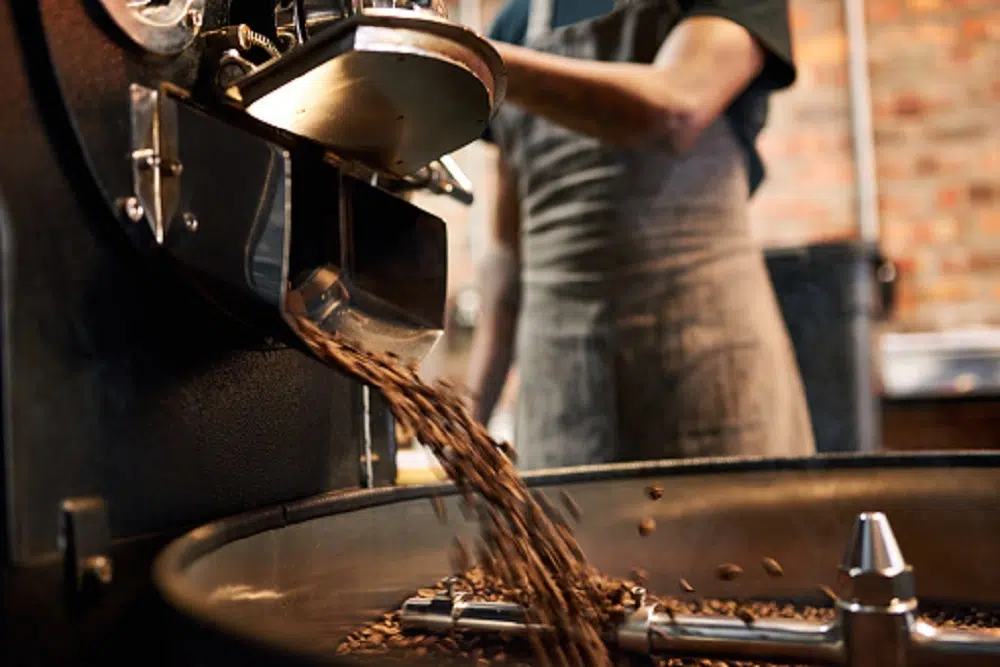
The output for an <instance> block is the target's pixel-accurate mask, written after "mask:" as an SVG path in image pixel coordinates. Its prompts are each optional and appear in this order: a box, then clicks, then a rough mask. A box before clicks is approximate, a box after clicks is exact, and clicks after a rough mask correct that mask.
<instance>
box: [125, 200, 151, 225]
mask: <svg viewBox="0 0 1000 667" xmlns="http://www.w3.org/2000/svg"><path fill="white" fill-rule="evenodd" d="M122 211H123V212H124V213H125V217H126V218H128V219H129V220H131V221H132V222H140V221H141V220H142V219H143V218H144V217H146V211H145V210H144V209H143V208H142V204H140V203H139V200H138V199H136V198H135V197H127V198H126V199H125V201H123V202H122Z"/></svg>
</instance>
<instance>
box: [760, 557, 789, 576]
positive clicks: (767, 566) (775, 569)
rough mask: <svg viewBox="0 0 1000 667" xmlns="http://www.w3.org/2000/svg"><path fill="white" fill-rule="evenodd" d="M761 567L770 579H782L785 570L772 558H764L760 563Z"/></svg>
mask: <svg viewBox="0 0 1000 667" xmlns="http://www.w3.org/2000/svg"><path fill="white" fill-rule="evenodd" d="M761 567H763V568H764V571H765V572H767V574H768V576H770V577H775V578H777V577H782V576H784V574H785V569H784V568H783V567H781V563H779V562H778V561H776V560H775V559H773V558H765V559H764V560H763V561H761Z"/></svg>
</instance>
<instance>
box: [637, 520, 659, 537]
mask: <svg viewBox="0 0 1000 667" xmlns="http://www.w3.org/2000/svg"><path fill="white" fill-rule="evenodd" d="M655 530H656V522H655V521H653V520H652V519H643V520H642V521H640V522H639V534H640V535H642V536H643V537H646V536H648V535H652V534H653V532H654V531H655Z"/></svg>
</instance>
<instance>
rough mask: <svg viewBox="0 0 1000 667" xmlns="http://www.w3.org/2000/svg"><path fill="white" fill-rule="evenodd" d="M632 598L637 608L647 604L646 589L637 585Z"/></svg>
mask: <svg viewBox="0 0 1000 667" xmlns="http://www.w3.org/2000/svg"><path fill="white" fill-rule="evenodd" d="M632 600H633V601H634V602H635V608H636V609H639V608H640V607H642V606H644V605H645V604H646V589H645V588H643V587H642V586H636V587H635V588H633V589H632Z"/></svg>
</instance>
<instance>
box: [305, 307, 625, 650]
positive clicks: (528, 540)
mask: <svg viewBox="0 0 1000 667" xmlns="http://www.w3.org/2000/svg"><path fill="white" fill-rule="evenodd" d="M296 324H297V325H298V328H299V334H300V336H301V337H302V339H303V340H304V341H305V342H306V343H307V344H308V345H309V346H310V348H311V349H312V350H313V352H314V353H315V354H316V355H317V356H319V357H320V358H321V359H323V360H324V361H326V362H327V363H329V364H330V365H333V366H337V367H340V368H342V369H344V370H345V371H346V372H348V373H350V374H352V375H353V376H355V377H356V378H358V379H359V380H360V381H362V382H364V383H366V384H369V385H371V386H374V387H376V388H378V389H379V390H380V391H381V392H382V394H383V395H384V396H385V399H386V401H387V402H388V404H389V405H390V407H391V409H392V412H393V414H394V415H395V417H396V419H397V421H398V422H399V424H400V425H401V427H402V428H403V429H404V430H406V431H408V432H411V433H412V434H413V435H414V436H415V438H416V439H417V440H418V441H419V442H421V443H423V444H424V445H426V446H427V447H428V448H430V449H431V451H432V452H433V453H434V455H435V457H436V458H437V460H438V461H439V462H440V464H441V467H442V468H443V469H444V471H445V472H446V473H447V475H448V477H449V478H451V480H452V481H453V482H454V483H455V485H456V486H457V488H458V490H459V491H460V492H461V493H462V495H463V497H464V498H465V501H466V503H465V505H466V507H468V508H474V510H473V511H475V512H476V513H477V514H478V517H479V520H480V527H481V531H482V540H481V542H480V543H479V544H478V545H477V548H476V551H477V552H478V554H479V557H480V561H481V562H482V564H483V566H484V568H485V569H486V570H487V571H488V572H489V573H490V575H491V576H492V577H494V578H495V579H496V580H497V581H498V582H499V583H500V584H501V585H502V586H503V588H504V590H505V591H506V592H507V593H508V594H509V595H510V599H511V600H512V601H515V602H518V603H519V604H522V605H523V606H524V607H525V608H526V609H528V610H530V611H529V613H530V619H529V620H530V621H531V622H532V623H534V624H542V625H545V626H548V627H552V628H554V629H555V631H556V632H555V636H556V637H557V641H554V642H550V641H547V640H543V638H542V637H540V636H535V635H532V636H529V637H528V643H529V644H530V646H531V647H532V649H533V657H534V659H535V660H534V661H535V662H536V663H537V664H540V665H542V667H548V666H549V665H555V666H556V667H563V666H565V667H608V666H609V665H610V664H611V658H610V656H609V654H608V650H607V648H606V647H605V645H604V643H603V642H602V641H601V635H600V626H601V623H602V621H606V620H607V618H606V615H604V614H603V610H602V607H601V593H600V591H599V588H598V586H597V585H596V584H595V579H594V572H593V571H592V569H591V568H590V567H589V566H588V565H587V563H586V561H585V559H584V557H583V553H582V551H581V550H580V547H579V545H578V544H577V541H576V539H575V537H574V536H573V534H572V532H571V531H570V528H569V525H568V523H567V522H566V521H564V520H561V518H560V516H559V514H558V512H555V511H554V508H552V507H551V505H548V504H547V503H546V504H542V503H539V498H538V497H536V496H533V495H532V494H531V492H530V491H529V490H528V487H527V485H526V484H525V483H524V481H523V480H522V479H521V478H520V476H519V475H518V473H517V470H516V468H515V466H514V460H513V458H514V451H513V448H512V447H511V446H510V445H509V444H506V443H498V442H496V441H494V440H493V439H492V438H491V437H490V436H489V433H488V432H487V431H486V429H485V428H484V427H483V426H482V425H481V424H479V423H478V422H476V421H475V420H474V419H472V417H471V416H470V414H469V412H468V410H467V409H466V407H465V397H464V395H463V393H462V392H461V391H460V390H459V389H458V388H457V387H455V386H454V385H451V384H448V383H446V382H438V383H436V384H434V385H429V384H427V383H425V382H423V381H422V380H421V379H420V378H419V376H418V375H417V373H416V369H415V368H413V367H412V366H407V365H406V364H404V363H402V362H401V361H400V360H399V359H398V358H397V357H395V356H393V355H391V354H380V353H376V352H373V351H371V350H366V349H364V348H363V347H362V346H361V345H360V344H358V343H357V342H356V341H352V340H350V339H347V338H345V337H343V336H340V335H332V336H331V335H330V334H329V333H327V332H325V331H323V330H322V329H320V328H319V327H318V326H316V325H315V324H313V323H312V322H310V321H309V320H306V319H304V318H299V319H298V320H297V321H296ZM476 494H478V495H479V496H480V497H481V498H482V499H483V500H484V501H485V502H483V503H477V502H476V499H475V495H476ZM463 551H467V550H463ZM373 634H377V635H378V636H381V637H387V636H388V635H386V634H385V633H384V632H381V633H373Z"/></svg>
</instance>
